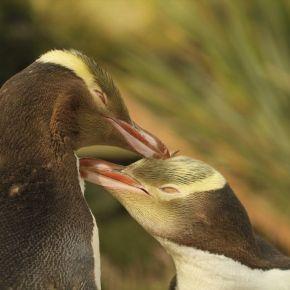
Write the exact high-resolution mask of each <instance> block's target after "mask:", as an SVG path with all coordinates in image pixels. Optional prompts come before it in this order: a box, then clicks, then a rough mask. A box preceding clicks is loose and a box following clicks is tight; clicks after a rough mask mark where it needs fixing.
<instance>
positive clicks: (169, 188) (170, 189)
mask: <svg viewBox="0 0 290 290" xmlns="http://www.w3.org/2000/svg"><path fill="white" fill-rule="evenodd" d="M160 189H161V190H162V191H164V192H166V193H179V190H178V189H177V188H175V187H172V186H164V187H161V188H160Z"/></svg>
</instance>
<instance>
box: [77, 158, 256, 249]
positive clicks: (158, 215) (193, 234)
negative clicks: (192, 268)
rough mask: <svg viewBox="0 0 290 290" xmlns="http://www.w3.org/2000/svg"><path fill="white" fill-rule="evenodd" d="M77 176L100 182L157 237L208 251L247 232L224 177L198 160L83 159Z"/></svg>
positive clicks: (246, 225) (234, 198)
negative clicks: (117, 161) (121, 163)
mask: <svg viewBox="0 0 290 290" xmlns="http://www.w3.org/2000/svg"><path fill="white" fill-rule="evenodd" d="M81 174H82V175H83V177H84V178H85V179H86V180H88V181H90V182H93V183H97V184H100V185H102V186H104V187H105V188H106V189H107V190H108V191H109V192H110V193H112V195H113V196H114V197H116V198H117V199H118V200H119V201H120V202H121V203H122V204H123V206H124V207H125V208H126V209H127V210H128V212H129V213H130V214H131V215H132V217H133V218H135V219H136V220H137V221H138V222H139V223H140V224H141V225H142V226H143V227H144V228H145V229H146V230H147V231H148V232H149V233H150V234H151V235H152V236H154V237H155V238H157V239H159V238H160V239H166V240H169V241H172V242H174V243H176V244H179V245H185V246H195V247H198V248H204V249H206V250H209V249H210V248H211V247H213V246H215V245H214V244H212V243H215V242H216V241H217V240H224V239H225V237H226V238H231V239H232V240H235V238H237V239H241V240H242V239H243V235H244V234H245V232H247V231H250V230H251V229H250V227H248V224H247V222H248V220H247V214H246V212H245V211H244V208H243V207H242V205H241V204H240V202H239V201H238V199H237V198H236V197H235V195H234V193H233V192H232V191H231V189H230V187H229V186H228V184H227V182H226V180H225V178H224V177H223V176H222V175H221V174H220V173H219V172H218V171H216V170H215V169H214V168H212V167H211V166H209V165H207V164H206V163H204V162H202V161H198V160H194V159H192V158H189V157H184V156H177V157H172V158H168V159H166V160H154V159H141V160H139V161H137V162H136V163H133V164H131V165H129V166H127V167H120V166H114V165H112V164H108V163H104V162H103V161H94V160H91V159H84V160H81ZM243 219H244V220H245V221H243ZM216 244H217V243H216Z"/></svg>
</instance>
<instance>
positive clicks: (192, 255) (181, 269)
mask: <svg viewBox="0 0 290 290" xmlns="http://www.w3.org/2000/svg"><path fill="white" fill-rule="evenodd" d="M157 240H158V241H159V242H160V243H161V245H162V246H163V247H164V248H165V249H166V250H167V252H168V253H169V254H170V255H171V257H172V258H173V261H174V264H175V267H176V281H177V282H176V286H175V290H191V289H208V290H222V289H234V288H235V287H236V286H237V285H239V287H240V288H241V289H264V290H270V289H289V288H285V287H287V285H290V284H289V283H290V270H279V269H271V270H265V271H264V270H261V269H251V268H249V267H247V266H245V265H243V264H241V263H240V262H237V261H234V260H233V259H231V258H228V257H225V256H223V255H217V254H213V253H210V252H207V251H202V250H198V249H195V248H193V247H187V246H181V245H178V244H176V243H173V242H170V241H168V240H166V239H161V238H157ZM279 287H280V288H279ZM283 287H284V288H283Z"/></svg>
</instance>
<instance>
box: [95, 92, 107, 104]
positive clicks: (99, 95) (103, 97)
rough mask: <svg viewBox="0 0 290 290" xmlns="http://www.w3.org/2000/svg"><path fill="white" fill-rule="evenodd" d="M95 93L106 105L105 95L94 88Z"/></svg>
mask: <svg viewBox="0 0 290 290" xmlns="http://www.w3.org/2000/svg"><path fill="white" fill-rule="evenodd" d="M94 93H95V95H96V96H97V97H98V98H99V99H100V100H101V101H102V102H103V104H104V105H107V96H106V94H104V93H103V92H101V91H99V90H97V89H95V90H94Z"/></svg>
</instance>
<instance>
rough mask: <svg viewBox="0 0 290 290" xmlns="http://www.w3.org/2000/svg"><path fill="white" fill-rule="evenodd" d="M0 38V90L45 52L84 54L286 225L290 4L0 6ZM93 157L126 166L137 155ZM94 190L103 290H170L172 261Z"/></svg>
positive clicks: (125, 0) (213, 0)
mask: <svg viewBox="0 0 290 290" xmlns="http://www.w3.org/2000/svg"><path fill="white" fill-rule="evenodd" d="M0 34H1V37H0V44H1V45H0V64H1V65H0V85H1V84H3V82H4V81H5V80H6V79H7V78H9V77H10V76H12V75H13V74H14V73H16V72H17V71H19V70H20V69H22V68H24V67H25V66H26V65H28V64H30V63H31V62H32V61H33V60H34V59H35V58H36V57H37V56H38V55H40V54H41V53H43V52H45V51H46V50H49V49H52V48H75V49H79V50H81V51H83V52H84V53H86V54H88V55H90V56H93V57H94V58H95V59H96V60H97V61H98V62H99V63H101V64H103V65H104V66H105V67H106V68H107V69H108V70H109V71H110V73H112V75H113V76H114V78H115V79H116V80H117V83H118V84H119V85H120V87H121V90H122V91H123V92H124V93H125V95H128V96H129V97H130V99H132V100H133V101H134V102H137V103H139V104H141V106H140V108H142V107H144V108H146V109H147V110H149V111H150V112H151V113H152V115H153V116H156V117H157V118H158V119H159V120H160V123H163V124H166V126H168V128H170V130H172V131H173V132H174V133H175V134H176V138H177V139H180V140H183V141H185V142H188V144H190V146H191V147H192V148H193V149H194V152H197V153H198V156H199V157H200V158H202V159H204V160H206V161H207V162H209V163H211V164H212V165H214V166H215V167H217V168H219V169H220V170H221V171H222V172H225V173H226V172H227V173H228V174H229V175H230V176H234V177H235V178H237V179H238V180H239V182H240V184H243V185H246V187H247V188H248V189H249V192H247V195H248V196H249V197H250V199H254V198H256V197H257V196H258V197H259V198H262V200H263V201H267V202H268V204H270V205H271V209H272V210H273V212H274V213H275V215H276V216H279V217H282V218H283V219H284V220H286V221H287V223H288V226H289V224H290V222H289V219H290V192H289V189H290V178H289V169H290V2H289V1H287V0H251V1H244V0H236V1H231V0H228V1H227V0H219V1H218V0H208V1H199V0H195V1H194V0H191V1H185V0H178V1H166V0H139V1H138V0H137V1H134V0H107V1H94V0H82V1H69V0H62V1H57V0H51V1H49V0H31V1H28V0H27V1H25V0H19V1H17V0H1V1H0ZM129 109H130V108H129ZM135 113H136V112H135ZM140 114H142V112H140ZM163 128H164V126H163ZM147 129H150V128H147ZM160 130H161V129H160ZM155 132H158V124H156V128H155ZM173 149H175V148H173ZM177 149H178V148H177ZM93 153H94V154H95V155H96V156H103V157H104V156H105V157H106V158H107V159H109V160H114V161H117V162H122V163H128V162H130V161H132V160H134V159H135V158H136V156H134V155H132V154H129V153H127V152H122V154H120V155H119V154H116V152H115V151H114V150H105V151H104V150H103V149H100V150H99V151H98V150H95V151H94V152H93ZM83 154H85V153H83ZM117 155H118V157H117ZM97 190H98V189H97V188H96V187H95V186H94V187H92V186H89V185H88V186H87V197H88V201H89V203H90V206H91V208H92V209H93V211H94V213H95V215H96V218H97V222H98V224H99V227H100V236H101V251H102V254H103V258H102V268H103V274H102V275H103V279H102V280H103V281H102V282H103V289H105V290H113V289H114V290H115V289H118V290H136V289H137V290H143V289H144V290H149V289H152V290H159V289H160V290H161V289H166V287H167V285H168V282H169V280H170V278H171V275H172V273H173V265H172V263H171V261H170V259H169V258H168V257H167V255H166V254H165V253H164V251H163V250H162V249H161V248H160V247H159V246H158V244H157V243H156V242H155V241H153V239H151V237H149V236H148V235H147V234H146V233H145V232H144V231H143V230H142V228H141V227H139V226H138V225H137V224H136V223H135V222H134V221H133V220H131V219H130V218H129V217H128V215H127V214H126V213H125V211H124V210H123V209H122V208H121V207H120V205H119V204H118V203H117V202H115V201H114V200H113V199H112V198H111V197H110V196H109V195H108V194H106V193H103V192H102V193H101V192H100V193H98V195H96V192H97ZM254 210H255V209H254ZM256 211H257V212H259V211H260V208H256ZM270 218H271V216H269V219H270ZM276 227H279V224H276ZM284 229H285V227H284ZM288 229H289V227H288ZM258 230H259V228H258ZM288 233H289V231H288ZM269 235H270V233H269ZM286 235H287V233H285V234H283V236H284V237H285V238H286ZM289 239H290V237H289V236H288V241H289ZM283 246H284V248H285V249H284V250H286V251H287V250H288V251H290V245H288V244H286V245H285V244H284V245H283Z"/></svg>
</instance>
